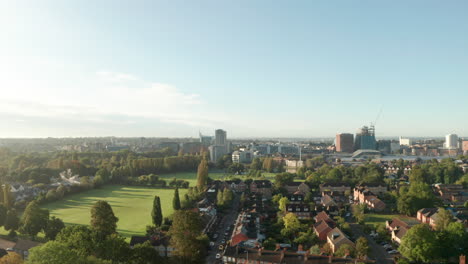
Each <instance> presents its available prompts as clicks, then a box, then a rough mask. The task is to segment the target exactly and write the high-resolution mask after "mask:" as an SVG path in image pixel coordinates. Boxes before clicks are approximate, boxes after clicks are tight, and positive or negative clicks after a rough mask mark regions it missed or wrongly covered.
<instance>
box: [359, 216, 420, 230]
mask: <svg viewBox="0 0 468 264" xmlns="http://www.w3.org/2000/svg"><path fill="white" fill-rule="evenodd" d="M393 218H398V219H400V220H402V221H404V222H406V223H407V224H415V223H417V220H416V219H415V218H413V217H409V216H406V215H399V214H366V218H365V220H364V221H365V223H366V225H373V226H374V227H376V226H377V225H378V224H384V225H385V221H388V220H392V219H393Z"/></svg>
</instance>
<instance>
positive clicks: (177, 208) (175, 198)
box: [172, 188, 180, 210]
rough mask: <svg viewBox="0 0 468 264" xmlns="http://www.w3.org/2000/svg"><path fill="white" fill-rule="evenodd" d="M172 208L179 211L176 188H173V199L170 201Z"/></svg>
mask: <svg viewBox="0 0 468 264" xmlns="http://www.w3.org/2000/svg"><path fill="white" fill-rule="evenodd" d="M172 208H174V210H180V197H179V189H178V188H175V190H174V198H173V199H172Z"/></svg>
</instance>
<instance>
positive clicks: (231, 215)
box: [206, 194, 240, 264]
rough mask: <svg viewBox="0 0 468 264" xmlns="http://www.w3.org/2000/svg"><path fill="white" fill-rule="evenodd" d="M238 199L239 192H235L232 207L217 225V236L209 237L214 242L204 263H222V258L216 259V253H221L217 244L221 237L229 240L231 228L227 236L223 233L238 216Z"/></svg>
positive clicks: (219, 242) (219, 243)
mask: <svg viewBox="0 0 468 264" xmlns="http://www.w3.org/2000/svg"><path fill="white" fill-rule="evenodd" d="M239 201H240V194H235V196H234V199H233V201H232V208H230V209H229V211H228V213H227V214H226V215H224V217H223V219H222V220H221V222H220V224H219V227H218V228H217V229H216V232H215V233H216V234H218V237H217V238H216V239H211V240H210V241H213V242H214V246H213V247H211V250H210V251H209V255H208V256H207V257H206V263H209V264H212V263H222V260H221V259H222V258H221V259H216V254H218V253H219V254H221V257H222V254H223V251H221V250H219V249H218V248H219V245H221V241H222V240H223V239H225V240H226V242H227V241H229V239H231V234H232V229H230V232H229V236H228V237H225V236H224V233H225V231H226V229H227V228H228V227H232V225H233V224H234V222H235V221H236V219H237V216H238V214H239V213H238V209H239Z"/></svg>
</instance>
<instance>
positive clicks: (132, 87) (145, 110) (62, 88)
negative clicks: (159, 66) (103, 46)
mask: <svg viewBox="0 0 468 264" xmlns="http://www.w3.org/2000/svg"><path fill="white" fill-rule="evenodd" d="M0 68H1V67H0ZM32 68H35V67H30V66H29V67H28V68H27V70H24V68H23V67H21V65H20V66H18V67H16V71H15V74H14V75H10V76H0V85H2V86H3V87H8V90H4V91H2V94H3V96H2V97H1V98H0V113H2V114H9V115H11V116H15V117H17V119H25V120H27V119H26V118H22V117H33V118H34V117H37V118H49V119H57V120H60V119H64V118H66V119H67V120H76V121H77V122H79V121H87V122H93V123H102V124H112V123H115V122H119V123H120V124H124V123H127V124H131V123H133V122H134V120H138V119H140V121H141V119H142V118H144V119H147V121H148V122H151V120H154V121H159V122H165V123H172V124H181V125H186V126H192V127H197V128H200V127H211V128H213V127H215V126H216V125H217V124H219V122H220V121H221V122H222V121H223V120H226V118H225V117H224V116H223V115H222V114H220V113H218V112H216V113H215V112H210V111H209V110H208V109H207V105H206V104H205V103H204V102H203V100H202V99H201V97H200V95H198V94H196V93H189V92H184V91H182V90H180V89H178V88H177V87H175V86H173V85H170V84H164V83H157V82H148V81H145V80H142V79H141V78H139V77H137V76H135V75H131V74H126V73H117V72H112V71H99V72H97V73H96V74H94V75H93V74H87V75H85V74H71V76H70V74H69V72H68V71H65V69H63V68H61V69H57V68H52V69H42V70H41V72H40V73H39V72H34V73H31V75H30V76H27V75H28V73H30V72H29V70H30V69H32ZM36 69H38V68H36ZM22 70H24V71H22ZM67 70H70V69H67ZM38 76H39V77H38ZM73 78H75V79H73ZM18 117H19V118H18ZM116 117H118V118H116ZM116 119H119V120H122V121H116Z"/></svg>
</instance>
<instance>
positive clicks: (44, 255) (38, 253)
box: [28, 241, 86, 264]
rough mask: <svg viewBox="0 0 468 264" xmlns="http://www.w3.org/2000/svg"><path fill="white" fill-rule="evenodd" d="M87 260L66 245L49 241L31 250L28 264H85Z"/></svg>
mask: <svg viewBox="0 0 468 264" xmlns="http://www.w3.org/2000/svg"><path fill="white" fill-rule="evenodd" d="M85 261H86V259H85V258H84V257H82V256H80V255H78V253H77V252H76V251H74V250H70V249H69V248H68V246H67V245H66V244H63V243H60V242H57V241H49V242H47V243H45V244H44V245H41V246H37V247H34V248H32V249H30V250H29V257H28V263H31V264H63V263H77V264H85V263H86V262H85Z"/></svg>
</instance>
